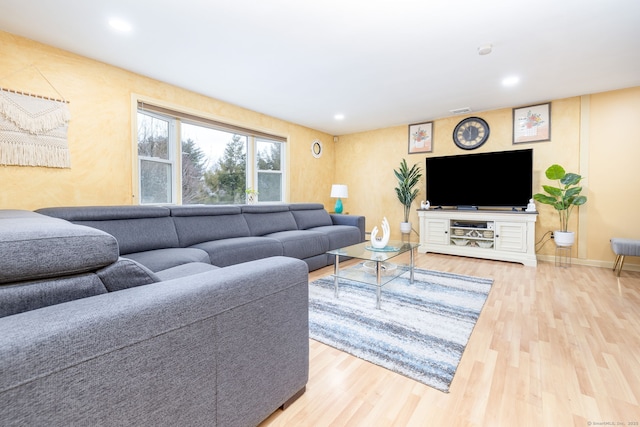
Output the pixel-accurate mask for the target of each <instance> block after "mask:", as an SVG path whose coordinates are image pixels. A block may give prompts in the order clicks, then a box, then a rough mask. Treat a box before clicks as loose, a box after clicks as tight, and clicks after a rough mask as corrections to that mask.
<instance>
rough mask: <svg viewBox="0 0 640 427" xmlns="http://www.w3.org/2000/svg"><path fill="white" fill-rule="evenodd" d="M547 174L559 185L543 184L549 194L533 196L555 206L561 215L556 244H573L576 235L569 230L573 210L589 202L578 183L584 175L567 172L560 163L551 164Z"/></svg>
mask: <svg viewBox="0 0 640 427" xmlns="http://www.w3.org/2000/svg"><path fill="white" fill-rule="evenodd" d="M545 175H546V177H547V178H548V179H550V180H554V181H557V182H558V185H557V187H553V186H551V185H543V186H542V188H543V190H544V191H545V192H546V193H547V194H543V193H537V194H534V195H533V198H534V200H536V201H537V202H540V203H544V204H546V205H551V206H553V207H554V208H555V209H556V210H557V211H558V214H559V215H560V230H558V231H554V232H553V239H554V241H555V242H556V245H558V246H572V245H573V242H574V240H575V236H574V233H573V231H568V230H567V227H568V226H569V218H570V216H571V211H572V210H573V208H575V207H576V206H580V205H584V204H585V203H586V202H587V197H586V196H581V195H580V192H581V191H582V187H581V186H579V185H578V184H579V183H580V181H581V180H582V176H581V175H578V174H576V173H571V172H565V170H564V168H563V167H562V166H560V165H551V166H549V168H548V169H547V170H546V172H545Z"/></svg>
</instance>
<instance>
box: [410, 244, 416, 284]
mask: <svg viewBox="0 0 640 427" xmlns="http://www.w3.org/2000/svg"><path fill="white" fill-rule="evenodd" d="M414 251H415V248H411V251H410V252H411V268H410V270H411V273H410V274H409V283H411V284H413V266H414V265H415V259H414V255H413V252H414Z"/></svg>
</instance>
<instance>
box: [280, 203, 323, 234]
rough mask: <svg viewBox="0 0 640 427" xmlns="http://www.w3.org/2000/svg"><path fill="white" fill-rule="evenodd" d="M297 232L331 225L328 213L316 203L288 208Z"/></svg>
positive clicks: (293, 205)
mask: <svg viewBox="0 0 640 427" xmlns="http://www.w3.org/2000/svg"><path fill="white" fill-rule="evenodd" d="M289 209H290V210H291V214H292V215H293V217H294V218H295V220H296V224H297V225H298V229H299V230H307V229H309V228H313V227H321V226H326V225H333V222H332V221H331V216H330V215H329V212H327V211H326V210H325V209H324V206H323V205H321V204H318V203H296V204H292V205H290V206H289Z"/></svg>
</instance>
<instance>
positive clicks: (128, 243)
mask: <svg viewBox="0 0 640 427" xmlns="http://www.w3.org/2000/svg"><path fill="white" fill-rule="evenodd" d="M37 212H40V213H43V214H45V215H49V216H53V217H56V218H63V219H66V220H68V221H71V222H73V223H75V224H81V225H86V226H89V227H93V228H97V229H99V230H103V231H105V232H107V233H109V234H111V235H112V236H114V237H115V238H116V240H117V241H118V246H119V247H120V255H125V254H130V253H134V252H143V251H149V250H153V249H164V248H177V247H179V246H180V244H179V242H178V234H177V233H176V229H175V226H174V224H173V220H172V219H171V217H170V211H169V209H168V208H165V207H161V206H78V207H69V208H65V207H61V208H43V209H39V210H38V211H37Z"/></svg>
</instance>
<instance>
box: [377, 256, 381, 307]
mask: <svg viewBox="0 0 640 427" xmlns="http://www.w3.org/2000/svg"><path fill="white" fill-rule="evenodd" d="M381 264H382V262H381V261H376V308H377V309H378V310H380V294H381V293H382V287H381V283H382V267H381Z"/></svg>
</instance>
